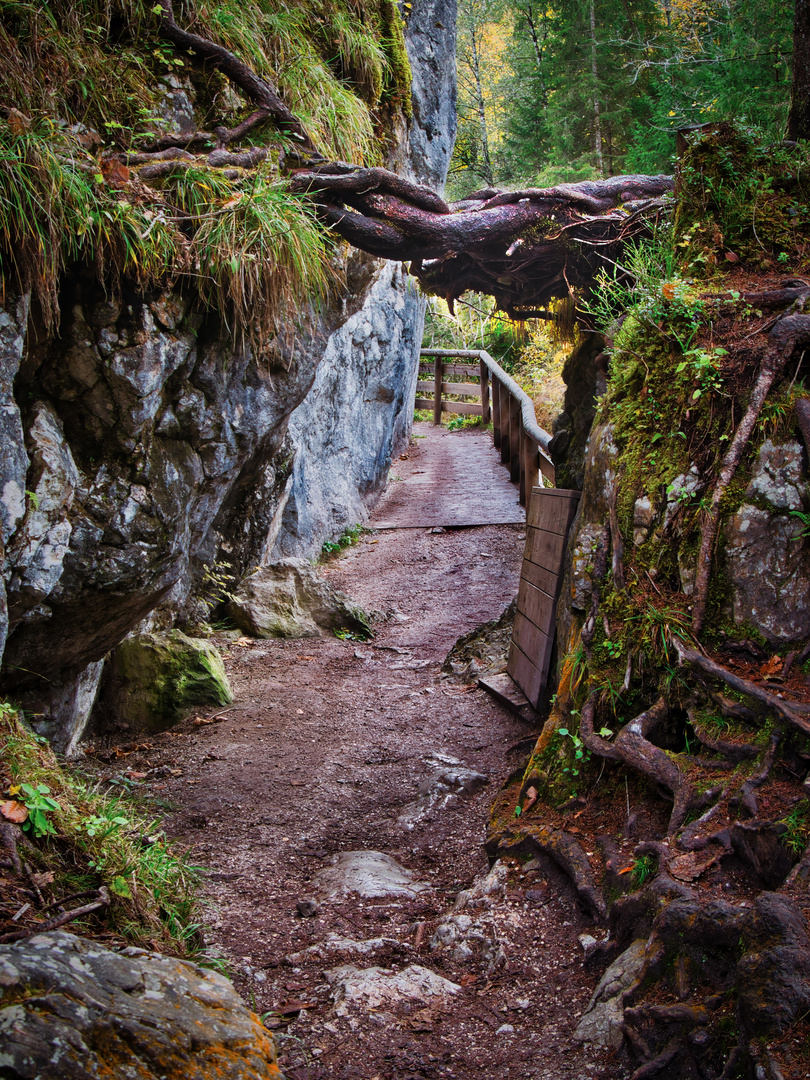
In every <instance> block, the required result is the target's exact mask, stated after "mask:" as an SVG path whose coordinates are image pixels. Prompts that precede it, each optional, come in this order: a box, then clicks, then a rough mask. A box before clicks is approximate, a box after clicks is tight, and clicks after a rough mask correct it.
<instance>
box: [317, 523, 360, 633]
mask: <svg viewBox="0 0 810 1080" xmlns="http://www.w3.org/2000/svg"><path fill="white" fill-rule="evenodd" d="M371 531H372V530H371V529H368V528H366V526H365V525H349V526H348V527H347V528H345V529H344V530H343V532H342V533H341V534H340V536H339V537H338V538H337V540H324V542H323V546H322V547H321V562H324V561H326V560H328V559H331V558H334V556H335V555H340V554H341V552H343V551H345V550H346V549H347V548H350V547H352V546H353V545H354V544H356V543H357V542H358V540H359V539H360V537H361V536H363V535H364V534H365V533H369V532H371ZM338 636H340V635H338Z"/></svg>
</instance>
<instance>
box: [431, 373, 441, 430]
mask: <svg viewBox="0 0 810 1080" xmlns="http://www.w3.org/2000/svg"><path fill="white" fill-rule="evenodd" d="M434 368H435V370H434V374H433V423H434V424H440V423H441V422H442V365H441V363H440V362H439V361H438V360H437V361H436V363H435V365H434Z"/></svg>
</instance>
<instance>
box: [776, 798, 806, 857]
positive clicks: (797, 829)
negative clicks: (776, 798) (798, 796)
mask: <svg viewBox="0 0 810 1080" xmlns="http://www.w3.org/2000/svg"><path fill="white" fill-rule="evenodd" d="M781 824H783V825H786V826H787V832H785V833H783V834H782V836H781V837H780V838H779V839H780V840H781V842H782V843H783V844H784V845H785V847H787V848H789V849H790V851H791V852H792V854H793V855H794V856H796V858H800V857H801V855H802V854H803V853H804V849H805V848H806V847H807V844H808V841H810V801H808V800H807V799H802V801H801V802H800V803H798V804H797V805H796V806H794V808H793V809H792V810H791V811H790V813H789V814H787V815H786V816H785V817H783V818H782V820H781Z"/></svg>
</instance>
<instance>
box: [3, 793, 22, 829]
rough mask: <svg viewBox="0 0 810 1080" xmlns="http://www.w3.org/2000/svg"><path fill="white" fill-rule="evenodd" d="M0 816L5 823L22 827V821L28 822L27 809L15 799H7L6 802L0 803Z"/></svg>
mask: <svg viewBox="0 0 810 1080" xmlns="http://www.w3.org/2000/svg"><path fill="white" fill-rule="evenodd" d="M0 814H2V815H3V817H4V818H5V819H6V821H13V822H14V823H15V825H22V823H23V822H24V821H27V820H28V807H26V806H23V804H22V803H19V802H17V800H16V799H9V800H8V801H7V802H4V803H0Z"/></svg>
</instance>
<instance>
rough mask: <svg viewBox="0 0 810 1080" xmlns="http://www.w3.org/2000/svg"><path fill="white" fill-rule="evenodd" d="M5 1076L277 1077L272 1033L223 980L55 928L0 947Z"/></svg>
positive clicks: (87, 1079) (58, 1079)
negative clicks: (112, 948) (105, 945)
mask: <svg viewBox="0 0 810 1080" xmlns="http://www.w3.org/2000/svg"><path fill="white" fill-rule="evenodd" d="M0 1075H2V1076H3V1077H5V1078H7V1080H34V1078H36V1080H66V1078H68V1077H70V1080H102V1078H109V1077H122V1078H123V1077H136V1076H137V1077H138V1078H139V1080H158V1078H160V1080H220V1078H221V1077H228V1080H271V1078H275V1080H279V1078H281V1073H280V1071H279V1068H278V1065H277V1064H276V1051H275V1046H274V1044H273V1040H272V1038H271V1036H270V1034H269V1032H267V1031H266V1030H265V1029H264V1027H263V1026H262V1024H261V1022H260V1020H259V1018H258V1017H257V1016H256V1015H255V1014H254V1013H251V1012H249V1011H248V1010H247V1009H246V1008H245V1006H244V1005H243V1004H242V1002H241V1000H240V998H239V997H238V995H237V993H236V991H235V990H234V988H233V987H232V986H231V984H230V983H229V982H228V980H227V979H226V978H224V977H223V976H222V975H219V974H218V973H216V972H213V971H206V970H204V969H203V968H200V967H197V966H196V965H195V964H190V963H186V962H184V961H182V960H176V959H174V958H172V957H168V956H160V955H159V954H156V953H148V952H144V951H143V950H142V949H135V948H128V949H124V951H123V952H121V953H114V952H110V950H109V949H105V948H104V947H103V946H102V945H99V944H98V943H96V942H91V941H85V940H83V939H82V938H78V937H74V935H72V934H65V933H61V932H55V933H53V932H52V933H49V934H38V935H37V936H36V937H32V938H29V939H28V940H27V941H23V942H20V943H18V944H14V945H2V946H0Z"/></svg>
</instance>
